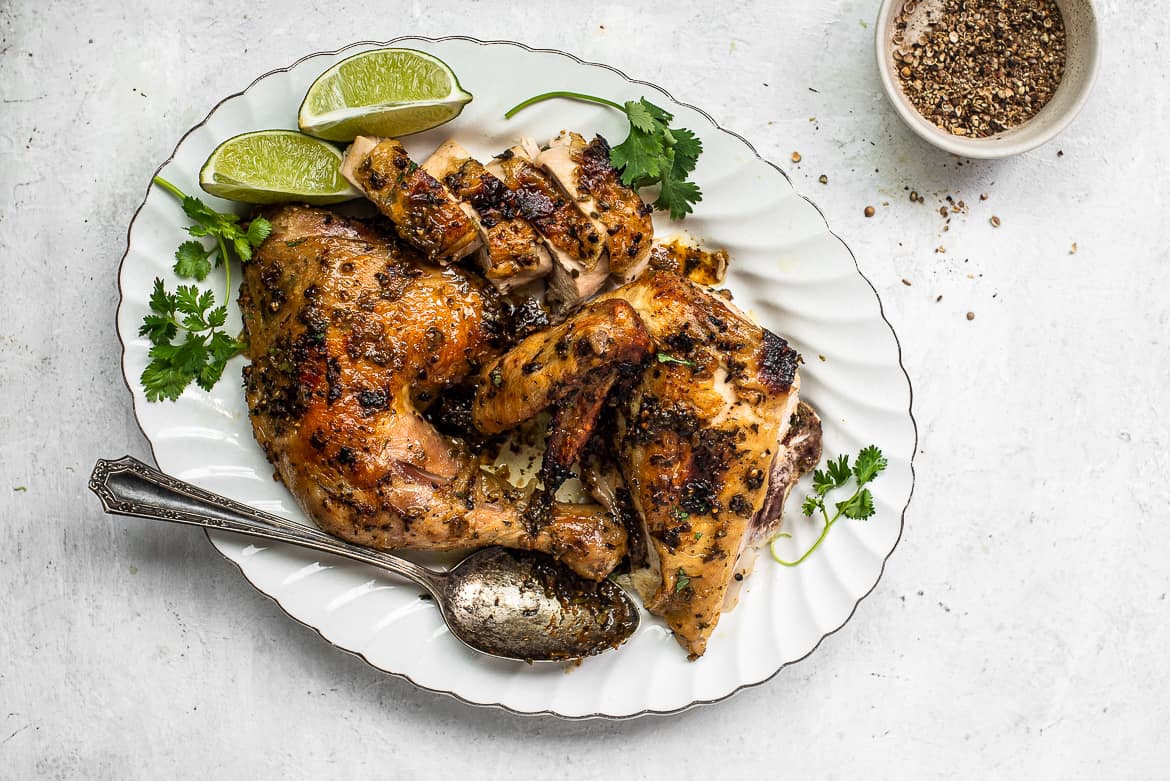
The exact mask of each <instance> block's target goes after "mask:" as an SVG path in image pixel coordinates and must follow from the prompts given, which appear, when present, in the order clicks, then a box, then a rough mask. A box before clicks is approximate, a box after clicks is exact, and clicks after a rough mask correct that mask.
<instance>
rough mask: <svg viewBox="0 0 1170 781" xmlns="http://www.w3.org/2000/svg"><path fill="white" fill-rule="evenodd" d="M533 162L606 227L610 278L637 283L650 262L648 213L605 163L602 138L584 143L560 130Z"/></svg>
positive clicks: (606, 153)
mask: <svg viewBox="0 0 1170 781" xmlns="http://www.w3.org/2000/svg"><path fill="white" fill-rule="evenodd" d="M536 162H537V164H538V165H540V167H541V168H543V169H544V170H545V171H547V172H548V173H549V174H550V175H551V176H552V177H553V179H555V180H556V182H557V184H559V185H560V186H561V188H562V189H563V190H564V191H565V192H566V193H568V194H569V196H570V197H572V198H573V199H575V200H576V201H577V204H578V206H580V207H581V208H582V209H584V210H585V211H586V212H587V213H588V214H589V215H590V216H592V217H594V218H595V219H597V220H600V222H601V224H602V225H604V226H605V248H606V251H607V252H608V254H609V273H610V274H611V275H612V276H613V277H615V278H616V279H617V280H618V281H619V282H630V281H632V280H634V279H636V278H637V277H638V275H640V274H641V273H642V272H643V271H644V270H645V269H646V266H647V264H648V263H649V261H650V247H651V245H652V244H653V240H654V223H653V221H652V220H651V219H650V212H651V209H650V207H649V206H647V205H646V203H645V202H644V201H643V200H642V198H641V197H640V196H639V195H638V193H637V192H635V191H634V190H633V189H632V188H630V187H627V186H626V185H624V184H622V181H621V177H620V176H619V174H618V172H617V171H615V170H614V168H613V165H612V164H611V163H610V161H609V144H608V143H606V140H605V139H604V138H602V137H601V136H595V137H594V139H593V141H591V142H589V143H586V142H585V139H584V138H582V137H581V136H580V135H578V134H577V133H571V132H569V131H567V130H562V131H561V133H560V135H558V136H557V137H556V138H554V139H553V140H552V141H551V142H550V143H549V147H548V149H546V150H544V151H543V152H541V153H540V156H539V157H537V158H536Z"/></svg>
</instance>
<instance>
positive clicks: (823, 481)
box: [769, 445, 887, 567]
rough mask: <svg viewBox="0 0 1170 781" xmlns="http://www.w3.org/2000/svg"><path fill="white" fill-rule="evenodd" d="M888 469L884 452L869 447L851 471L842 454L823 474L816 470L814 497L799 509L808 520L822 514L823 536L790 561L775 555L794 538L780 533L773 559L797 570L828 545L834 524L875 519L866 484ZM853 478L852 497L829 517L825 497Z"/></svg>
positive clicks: (870, 495) (861, 453) (774, 541)
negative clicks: (784, 541) (783, 542)
mask: <svg viewBox="0 0 1170 781" xmlns="http://www.w3.org/2000/svg"><path fill="white" fill-rule="evenodd" d="M886 465H887V461H886V457H885V456H883V455H882V451H881V450H879V449H878V447H877V446H876V445H870V446H869V447H865V448H862V450H861V452H860V453H858V454H857V460H856V461H855V462H854V464H853V468H852V469H850V468H849V456H847V455H844V454H842V455H841V456H840V457H838V458H837V459H836V460H834V459H829V460H828V461H827V462H826V464H825V469H824V470H821V469H817V470H816V471H814V472H813V491H814V493H813V494H810V495H809V496H806V497H805V499H804V503H803V504H802V505H801V506H800V509H801V510H802V511H803V512H804V514H805V515H808V516H812V515H815V514H816V512H817V511H818V510H820V512H821V517H822V518H823V521H824V526H823V527H822V529H821V535H820V536H819V537H817V539H816V542H814V543H813V544H812V547H810V548H809V549H808V550H806V551H805V552H804V553H803V554H801V556H800V558H798V559H795V560H793V561H789V560H787V559H783V558H781V557H780V555H779V554H778V553H777V552H776V543H777V541H779V540H781V539H788V538H791V537H792V535H791V534H789V533H788V532H780V533H778V534H776V536H774V537H773V538H772V540H771V544H770V545H769V548H770V549H771V552H772V558H773V559H775V560H776V561H777V562H778V563H780V564H783V565H784V566H786V567H795V566H796V565H798V564H800V563H801V562H803V561H804V560H805V559H807V558H808V557H809V556H811V555H812V553H813V551H815V550H816V549H817V548H819V547H820V545H821V543H822V542H824V541H825V537H827V536H828V534H829V529H831V528H833V524H835V523H836V522H837V521H838V520H839V519H840V518H841V517H842V516H844V517H845V518H850V519H852V520H856V521H864V520H867V519H869V518H872V517H873V514H874V512H875V511H876V508H875V507H874V501H873V494H872V493H870V490H869V489H868V488H866V487H865V484H866V483H868V482H870V481H872V480H873V479H874V478H875V477H877V476H878V474H880V473H881V471H882V470H883V469H885V468H886ZM850 478H853V479H854V480H856V482H857V488H856V489H854V491H853V494H852V495H851V496H850V497H849V498H848V499H845V500H844V501H841V502H836V503H835V504H834V505H833V508H834V509H835V510H836V512H835V513H833V516H832V517H829V514H828V512H826V510H825V496H826V495H827V494H828V493H829V492H830V491H833V490H835V489H838V488H841V487H842V486H844V485H845V484H846V483H848V482H849V480H850Z"/></svg>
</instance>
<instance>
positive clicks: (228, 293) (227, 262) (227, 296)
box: [216, 235, 232, 304]
mask: <svg viewBox="0 0 1170 781" xmlns="http://www.w3.org/2000/svg"><path fill="white" fill-rule="evenodd" d="M216 241H217V242H219V257H220V258H221V259H222V260H223V274H224V279H225V280H226V282H224V286H223V302H224V303H225V304H226V303H227V302H228V301H231V300H232V258H231V255H228V254H227V245H226V244H224V243H223V236H222V235H221V236H218V237H217V238H216Z"/></svg>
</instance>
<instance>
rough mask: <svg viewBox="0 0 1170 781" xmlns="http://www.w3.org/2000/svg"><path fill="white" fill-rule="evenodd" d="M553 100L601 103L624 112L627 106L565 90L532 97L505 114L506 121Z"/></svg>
mask: <svg viewBox="0 0 1170 781" xmlns="http://www.w3.org/2000/svg"><path fill="white" fill-rule="evenodd" d="M552 98H568V99H569V100H580V101H584V102H585V103H600V104H601V105H603V106H609V107H610V108H616V109H617V110H618V111H622V112H624V111H625V110H626V107H625V106H623V105H622V104H620V103H614V102H613V101H612V100H606V99H605V98H599V97H596V96H594V95H586V94H584V93H581V92H568V91H565V90H557V91H555V92H542V93H541V94H539V95H534V96H532V97H531V98H529V99H528V100H526V101H524V102H523V103H517V104H516V105H515V106H512V108H510V109H508V110H507V111H506V112H504V119H511V118H512V117H514V116H515V115H516V114H517V113H518V112H520V111H523V110H524V109H526V108H528V107H529V106H531V105H532V104H534V103H540V102H541V101H544V100H550V99H552Z"/></svg>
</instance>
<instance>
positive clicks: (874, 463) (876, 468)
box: [853, 445, 888, 485]
mask: <svg viewBox="0 0 1170 781" xmlns="http://www.w3.org/2000/svg"><path fill="white" fill-rule="evenodd" d="M887 465H888V462H887V461H886V457H885V456H883V455H882V451H880V450H878V449H877V447H875V446H874V445H870V446H869V447H866V448H862V450H861V452H860V453H858V454H857V461H856V463H854V465H853V476H854V477H855V478H856V479H857V484H858V485H865V484H866V483H868V482H869V481H870V480H873V479H874V478H875V477H877V476H878V474H879V473H880V472H881V471H882V470H883V469H885V468H886V466H887Z"/></svg>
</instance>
